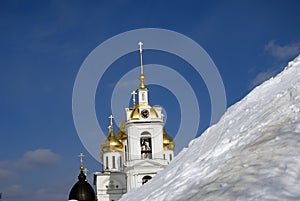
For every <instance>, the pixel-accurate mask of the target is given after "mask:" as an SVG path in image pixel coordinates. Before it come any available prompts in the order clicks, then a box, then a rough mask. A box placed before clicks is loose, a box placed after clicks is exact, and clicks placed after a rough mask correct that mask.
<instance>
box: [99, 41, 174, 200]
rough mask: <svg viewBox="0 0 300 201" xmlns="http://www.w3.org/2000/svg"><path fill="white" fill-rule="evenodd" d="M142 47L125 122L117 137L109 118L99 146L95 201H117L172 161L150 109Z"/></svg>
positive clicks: (155, 110) (158, 114)
mask: <svg viewBox="0 0 300 201" xmlns="http://www.w3.org/2000/svg"><path fill="white" fill-rule="evenodd" d="M142 45H143V44H142V43H141V42H139V47H140V48H139V50H140V51H139V52H140V75H139V82H140V84H139V86H138V88H137V90H136V91H133V92H132V93H131V94H132V102H133V104H132V105H131V106H130V107H128V108H125V119H124V120H123V121H122V122H121V124H120V125H119V127H118V129H117V134H116V133H115V131H114V127H113V116H112V115H110V117H109V118H110V124H109V126H108V128H109V133H108V136H107V138H106V139H105V140H104V141H103V142H102V143H101V146H100V149H101V150H100V158H101V160H102V165H103V171H102V172H95V173H94V185H95V187H96V197H97V200H98V201H117V200H119V199H120V198H121V196H122V195H123V194H125V193H126V192H128V191H130V190H131V189H135V188H138V187H140V186H142V185H143V184H145V183H146V182H148V181H149V180H150V179H152V178H153V177H154V176H155V175H156V174H157V173H158V172H159V171H161V170H162V169H164V168H165V167H166V166H167V165H168V164H169V163H170V162H171V161H172V159H173V158H174V146H175V144H174V141H173V139H172V138H171V137H170V136H169V135H168V134H167V133H166V131H165V129H164V125H165V122H164V114H163V113H162V108H161V107H153V106H151V104H150V103H149V101H148V100H149V99H148V98H149V89H148V88H147V86H146V85H145V80H146V76H145V75H144V70H143V59H142ZM136 95H137V97H136ZM136 98H137V99H136Z"/></svg>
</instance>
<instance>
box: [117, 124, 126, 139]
mask: <svg viewBox="0 0 300 201" xmlns="http://www.w3.org/2000/svg"><path fill="white" fill-rule="evenodd" d="M118 136H119V140H121V141H123V140H126V139H127V134H126V133H125V120H123V121H122V122H121V123H120V125H119V128H118Z"/></svg>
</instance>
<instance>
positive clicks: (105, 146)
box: [101, 126, 123, 158]
mask: <svg viewBox="0 0 300 201" xmlns="http://www.w3.org/2000/svg"><path fill="white" fill-rule="evenodd" d="M121 151H123V143H122V141H120V140H119V139H118V138H117V136H116V135H115V133H114V131H113V128H112V126H109V134H108V136H107V138H106V139H105V140H104V141H103V142H102V143H101V155H102V154H103V153H106V152H121ZM101 158H102V157H101Z"/></svg>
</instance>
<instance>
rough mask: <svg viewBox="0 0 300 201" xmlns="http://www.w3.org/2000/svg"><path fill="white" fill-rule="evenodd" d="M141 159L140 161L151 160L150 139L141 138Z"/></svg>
mask: <svg viewBox="0 0 300 201" xmlns="http://www.w3.org/2000/svg"><path fill="white" fill-rule="evenodd" d="M140 144H141V157H142V159H147V158H148V159H151V158H152V144H151V137H141V140H140Z"/></svg>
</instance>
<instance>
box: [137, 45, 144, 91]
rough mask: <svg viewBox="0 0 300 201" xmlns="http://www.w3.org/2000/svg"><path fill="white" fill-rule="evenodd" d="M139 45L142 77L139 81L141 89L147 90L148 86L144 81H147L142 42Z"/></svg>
mask: <svg viewBox="0 0 300 201" xmlns="http://www.w3.org/2000/svg"><path fill="white" fill-rule="evenodd" d="M138 45H139V46H140V62H141V63H140V76H139V80H140V89H145V88H146V85H145V83H144V81H145V80H146V77H145V76H144V69H143V49H142V46H143V43H142V42H141V41H140V42H139V43H138Z"/></svg>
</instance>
